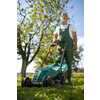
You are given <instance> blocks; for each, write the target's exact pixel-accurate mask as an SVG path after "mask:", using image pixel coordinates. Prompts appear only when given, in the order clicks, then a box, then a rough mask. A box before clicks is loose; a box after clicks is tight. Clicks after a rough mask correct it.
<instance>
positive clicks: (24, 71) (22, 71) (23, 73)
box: [21, 59, 27, 77]
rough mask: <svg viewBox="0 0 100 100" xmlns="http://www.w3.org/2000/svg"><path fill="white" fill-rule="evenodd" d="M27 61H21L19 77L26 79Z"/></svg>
mask: <svg viewBox="0 0 100 100" xmlns="http://www.w3.org/2000/svg"><path fill="white" fill-rule="evenodd" d="M26 68H27V60H26V59H22V68H21V76H22V77H26Z"/></svg>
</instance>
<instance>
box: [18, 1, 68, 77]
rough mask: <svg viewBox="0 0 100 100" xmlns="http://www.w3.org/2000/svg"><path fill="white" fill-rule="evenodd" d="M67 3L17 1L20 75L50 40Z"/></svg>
mask: <svg viewBox="0 0 100 100" xmlns="http://www.w3.org/2000/svg"><path fill="white" fill-rule="evenodd" d="M67 3H68V0H23V1H19V0H18V1H17V5H18V7H17V54H18V55H19V57H20V58H19V57H18V59H22V69H21V75H22V77H25V76H26V68H27V66H28V65H29V64H30V63H31V62H32V61H33V60H34V59H35V57H36V55H37V54H38V53H39V52H41V50H42V48H44V47H46V46H47V45H48V44H50V42H51V41H52V37H53V30H54V28H55V27H56V26H57V25H59V22H60V18H59V17H58V16H60V14H61V13H62V12H63V10H64V9H65V7H66V6H65V5H66V4H67ZM51 26H52V27H51ZM48 38H49V39H48Z"/></svg>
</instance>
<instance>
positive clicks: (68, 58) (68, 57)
mask: <svg viewBox="0 0 100 100" xmlns="http://www.w3.org/2000/svg"><path fill="white" fill-rule="evenodd" d="M72 61H73V51H66V63H67V66H68V71H67V79H68V81H71V73H72V69H71V65H72Z"/></svg>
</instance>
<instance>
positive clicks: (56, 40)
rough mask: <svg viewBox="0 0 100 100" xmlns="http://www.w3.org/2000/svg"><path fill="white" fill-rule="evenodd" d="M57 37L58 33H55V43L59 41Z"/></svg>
mask: <svg viewBox="0 0 100 100" xmlns="http://www.w3.org/2000/svg"><path fill="white" fill-rule="evenodd" d="M57 37H58V34H55V35H54V40H53V42H54V43H59V41H58V39H57Z"/></svg>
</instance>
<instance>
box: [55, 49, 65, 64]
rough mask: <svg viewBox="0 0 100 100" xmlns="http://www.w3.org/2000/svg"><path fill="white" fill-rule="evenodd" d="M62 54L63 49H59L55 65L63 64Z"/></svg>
mask: <svg viewBox="0 0 100 100" xmlns="http://www.w3.org/2000/svg"><path fill="white" fill-rule="evenodd" d="M62 53H63V52H62V51H61V49H60V48H57V51H56V58H55V63H60V62H61V57H62Z"/></svg>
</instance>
